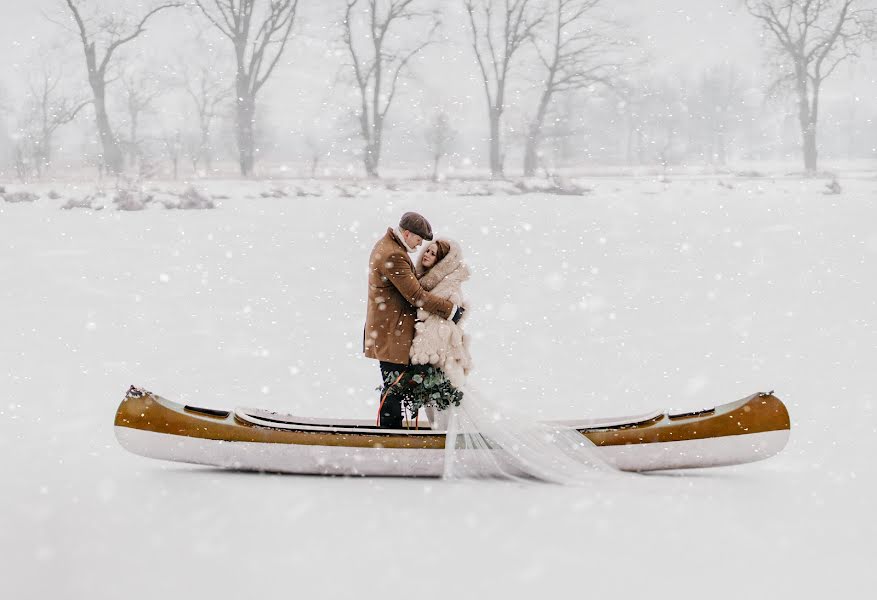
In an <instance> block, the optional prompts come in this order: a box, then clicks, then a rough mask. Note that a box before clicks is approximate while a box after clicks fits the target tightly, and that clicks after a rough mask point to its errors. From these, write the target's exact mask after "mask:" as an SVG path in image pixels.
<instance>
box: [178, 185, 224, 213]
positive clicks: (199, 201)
mask: <svg viewBox="0 0 877 600" xmlns="http://www.w3.org/2000/svg"><path fill="white" fill-rule="evenodd" d="M168 208H170V207H168ZM176 208H181V209H183V210H200V209H208V208H216V204H214V203H213V200H212V199H211V198H210V197H209V196H208V195H207V194H204V193H203V192H199V191H198V190H196V189H195V188H194V187H192V186H189V187H188V188H186V191H184V192H183V193H182V194H180V202H179V204H177V206H176Z"/></svg>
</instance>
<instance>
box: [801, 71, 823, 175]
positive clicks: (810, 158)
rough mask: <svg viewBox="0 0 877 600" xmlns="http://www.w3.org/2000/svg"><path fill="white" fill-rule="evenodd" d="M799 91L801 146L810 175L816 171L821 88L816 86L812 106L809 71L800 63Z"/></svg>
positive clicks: (805, 166) (807, 171)
mask: <svg viewBox="0 0 877 600" xmlns="http://www.w3.org/2000/svg"><path fill="white" fill-rule="evenodd" d="M796 75H797V81H796V83H797V86H796V88H797V92H798V124H799V125H800V126H801V147H802V150H803V154H804V171H805V172H806V173H807V174H808V175H813V174H815V173H816V108H815V107H816V105H817V102H818V94H819V89H818V88H814V89H813V91H812V93H813V105H814V108H813V110H811V108H810V99H809V98H808V89H807V72H806V70H805V67H802V66H800V65H798V66H797V69H796Z"/></svg>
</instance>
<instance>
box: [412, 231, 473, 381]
mask: <svg viewBox="0 0 877 600" xmlns="http://www.w3.org/2000/svg"><path fill="white" fill-rule="evenodd" d="M444 241H445V242H447V244H448V246H449V250H448V252H447V254H446V255H445V257H444V258H442V259H441V260H440V261H438V262H437V263H436V264H435V265H434V266H433V267H432V268H431V269H429V270H425V269H424V268H423V264H422V262H421V261H420V260H418V261H417V263H416V264H417V267H416V271H415V272H416V274H417V278H418V279H419V280H420V285H421V286H422V287H423V289H424V290H426V291H428V292H430V293H431V294H433V295H434V296H437V297H439V298H443V299H445V300H449V301H450V302H453V303H454V304H456V305H457V306H462V307H464V308H466V309H467V310H468V308H469V307H468V304H467V303H466V301H465V299H464V298H463V282H464V281H467V280H468V279H469V268H468V267H467V266H466V265H465V264H464V263H463V253H462V251H461V250H460V245H459V244H457V243H456V242H454V241H453V240H448V239H445V240H444ZM427 247H428V246H427ZM467 316H468V314H467V313H465V312H464V313H463V316H462V317H461V318H460V321H459V322H458V323H454V322H453V321H449V320H447V319H443V318H442V317H441V316H439V315H436V314H432V313H428V312H426V311H425V310H423V309H419V310H418V311H417V323H416V324H415V325H414V329H415V332H414V342H413V343H412V344H411V364H413V365H425V364H430V365H434V366H436V367H438V368H439V369H441V370H442V371H443V372H444V374H445V375H446V376H447V378H448V380H449V381H450V382H451V385H453V386H454V387H456V388H458V389H459V388H462V387H463V385H464V384H465V383H466V375H468V374H469V371H470V370H471V369H472V358H471V356H470V354H469V336H468V335H466V334H465V333H463V329H462V327H461V326H462V325H463V323H465V321H466V317H467Z"/></svg>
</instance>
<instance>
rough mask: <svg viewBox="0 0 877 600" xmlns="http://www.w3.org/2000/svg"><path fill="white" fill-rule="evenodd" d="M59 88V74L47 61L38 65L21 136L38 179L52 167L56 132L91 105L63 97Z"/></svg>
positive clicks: (30, 88) (86, 101) (29, 83)
mask: <svg viewBox="0 0 877 600" xmlns="http://www.w3.org/2000/svg"><path fill="white" fill-rule="evenodd" d="M61 86H62V76H61V73H60V72H59V70H58V69H56V68H53V66H52V65H50V64H49V62H48V61H47V60H43V61H41V63H40V69H39V71H36V72H35V73H34V74H33V76H32V77H31V78H30V80H29V81H28V89H29V92H30V93H29V97H30V106H29V107H28V108H27V109H26V110H27V112H28V116H27V117H26V119H25V123H26V124H25V126H24V129H25V133H24V134H23V135H24V136H25V137H27V138H28V139H29V141H30V147H31V152H32V154H33V161H34V168H35V169H36V172H37V177H42V176H43V172H44V171H45V170H47V169H48V168H49V167H50V166H51V163H52V153H53V138H54V136H55V132H56V131H57V130H58V129H59V128H60V127H61V126H63V125H66V124H67V123H70V122H71V121H72V120H73V119H75V118H76V115H78V114H79V112H80V111H81V110H82V109H83V108H85V107H86V106H88V105H89V104H91V100H87V99H84V98H82V97H81V96H80V97H79V98H75V97H71V96H68V95H66V94H65V93H64V92H63V91H62V89H61Z"/></svg>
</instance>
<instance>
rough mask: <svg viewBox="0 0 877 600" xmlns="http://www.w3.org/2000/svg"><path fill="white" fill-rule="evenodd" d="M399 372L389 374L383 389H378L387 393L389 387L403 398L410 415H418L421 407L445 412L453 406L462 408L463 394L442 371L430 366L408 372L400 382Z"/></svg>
mask: <svg viewBox="0 0 877 600" xmlns="http://www.w3.org/2000/svg"><path fill="white" fill-rule="evenodd" d="M397 379H399V372H398V371H394V372H391V373H387V378H386V380H385V381H384V385H383V387H379V388H378V389H379V390H381V392H386V391H387V388H388V387H389V386H392V387H393V392H392V393H395V394H399V395H400V396H401V397H402V404H404V405H405V407H406V408H407V409H408V411H409V412H410V414H412V415H416V414H417V411H419V410H420V409H421V407H429V406H431V407H433V408H436V409H438V410H445V409H446V408H448V407H449V406H451V404H453V405H454V406H460V401H461V400H462V399H463V392H461V391H460V390H458V389H457V388H455V387H454V386H453V385H451V382H450V381H448V378H447V377H445V374H444V373H443V372H442V370H441V369H436V368H435V367H432V366H429V367H426V368H425V369H422V370H412V371H406V372H405V373H404V374H403V375H402V378H401V379H399V381H398V382H396V380H397Z"/></svg>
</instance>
